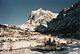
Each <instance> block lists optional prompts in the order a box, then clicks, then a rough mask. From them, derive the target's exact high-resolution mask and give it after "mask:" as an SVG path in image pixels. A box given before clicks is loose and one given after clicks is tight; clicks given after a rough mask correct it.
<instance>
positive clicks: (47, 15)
mask: <svg viewBox="0 0 80 54" xmlns="http://www.w3.org/2000/svg"><path fill="white" fill-rule="evenodd" d="M57 15H58V13H52V12H51V11H48V10H44V9H42V8H40V9H37V10H33V11H32V12H31V14H30V16H29V18H28V21H27V24H23V25H21V26H20V27H21V28H22V29H25V28H28V29H29V30H31V31H35V28H36V27H37V26H40V25H42V26H44V27H47V22H50V21H51V20H52V19H53V18H56V17H57ZM43 30H44V29H43Z"/></svg>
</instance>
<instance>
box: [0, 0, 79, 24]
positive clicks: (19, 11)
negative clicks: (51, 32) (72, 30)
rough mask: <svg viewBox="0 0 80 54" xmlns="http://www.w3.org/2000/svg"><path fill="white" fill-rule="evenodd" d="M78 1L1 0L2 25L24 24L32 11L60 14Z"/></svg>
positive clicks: (0, 17) (0, 22)
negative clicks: (38, 10) (43, 10)
mask: <svg viewBox="0 0 80 54" xmlns="http://www.w3.org/2000/svg"><path fill="white" fill-rule="evenodd" d="M76 2H78V0H0V24H15V25H18V24H23V23H25V22H26V21H27V18H28V16H29V15H30V13H31V11H32V10H35V9H39V8H43V9H46V10H49V11H52V12H54V13H59V12H60V11H61V10H62V9H64V8H65V7H70V6H71V5H73V4H75V3H76Z"/></svg>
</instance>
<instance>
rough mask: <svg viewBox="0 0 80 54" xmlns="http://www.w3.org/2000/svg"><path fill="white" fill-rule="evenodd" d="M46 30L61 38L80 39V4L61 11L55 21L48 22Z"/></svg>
mask: <svg viewBox="0 0 80 54" xmlns="http://www.w3.org/2000/svg"><path fill="white" fill-rule="evenodd" d="M48 30H50V31H51V33H52V34H55V35H58V36H61V37H71V38H79V39H80V2H78V3H76V4H74V5H72V6H71V7H70V8H65V9H63V10H62V11H61V12H60V13H59V15H58V16H57V18H56V19H53V20H51V21H50V22H48Z"/></svg>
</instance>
